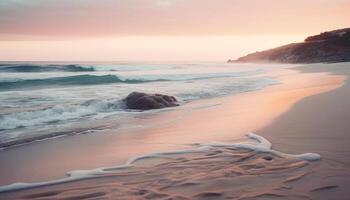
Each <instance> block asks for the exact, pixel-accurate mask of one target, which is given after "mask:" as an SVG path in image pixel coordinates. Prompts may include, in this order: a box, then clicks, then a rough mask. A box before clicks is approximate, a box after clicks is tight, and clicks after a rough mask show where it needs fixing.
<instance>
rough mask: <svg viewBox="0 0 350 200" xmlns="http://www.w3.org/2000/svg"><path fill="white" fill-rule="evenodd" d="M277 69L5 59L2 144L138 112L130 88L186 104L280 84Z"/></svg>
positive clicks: (0, 68)
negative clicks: (129, 97)
mask: <svg viewBox="0 0 350 200" xmlns="http://www.w3.org/2000/svg"><path fill="white" fill-rule="evenodd" d="M274 68H276V66H275V65H262V64H232V63H208V62H206V63H203V62H187V63H130V62H108V63H106V62H104V63H83V62H74V63H73V62H69V63H68V62H61V63H54V62H52V63H44V62H30V63H29V62H0V145H1V147H7V146H11V145H15V144H17V145H18V144H21V143H22V142H25V141H32V140H31V138H38V139H42V138H45V137H46V136H47V138H49V137H56V136H59V135H62V134H65V135H67V134H68V135H69V134H74V133H81V132H84V131H89V130H103V129H104V128H106V127H108V123H111V121H112V122H113V124H117V123H118V121H121V119H123V118H124V117H137V116H138V115H140V114H142V112H138V111H135V110H129V109H127V108H126V106H125V103H124V102H123V99H124V98H125V97H126V96H127V95H128V94H129V93H131V92H133V91H139V92H147V93H161V94H167V95H173V96H175V97H176V98H177V99H178V101H179V103H180V104H185V103H187V102H190V101H194V100H200V99H205V98H213V97H222V96H225V95H231V94H237V93H242V92H249V91H255V90H259V89H262V88H265V87H267V86H269V85H273V84H278V83H279V82H278V80H276V79H275V78H274V77H272V76H271V74H270V75H269V72H270V71H271V70H273V69H274ZM107 119H108V120H107ZM92 122H93V123H92ZM101 124H102V125H101ZM117 131H118V128H116V132H117ZM38 136H41V137H38Z"/></svg>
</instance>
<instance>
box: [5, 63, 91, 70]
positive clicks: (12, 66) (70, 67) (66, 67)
mask: <svg viewBox="0 0 350 200" xmlns="http://www.w3.org/2000/svg"><path fill="white" fill-rule="evenodd" d="M55 71H61V72H92V71H96V69H95V68H94V67H87V66H81V65H32V64H23V65H17V64H1V65H0V72H55Z"/></svg>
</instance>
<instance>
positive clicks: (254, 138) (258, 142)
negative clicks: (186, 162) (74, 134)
mask: <svg viewBox="0 0 350 200" xmlns="http://www.w3.org/2000/svg"><path fill="white" fill-rule="evenodd" d="M246 136H247V137H248V138H249V139H250V140H249V141H248V142H244V143H234V144H228V143H219V142H211V143H202V144H197V145H196V146H197V147H196V148H193V149H186V150H176V151H166V152H155V153H150V154H144V155H140V156H136V157H132V158H130V159H129V160H128V161H127V162H126V163H125V164H123V165H117V166H112V167H102V168H96V169H92V170H75V171H70V172H67V174H66V175H67V176H66V177H65V178H62V179H57V180H51V181H45V182H37V183H14V184H10V185H5V186H1V187H0V193H1V192H8V191H15V190H22V189H30V188H35V187H41V186H48V185H55V184H59V183H66V182H71V181H77V180H83V179H87V178H96V177H99V176H102V175H108V174H109V173H114V172H113V171H114V170H117V169H124V168H130V167H133V165H134V164H135V162H137V161H140V160H142V159H147V158H162V157H167V156H172V155H177V154H186V153H196V152H206V151H208V150H209V149H211V148H216V147H231V148H236V149H248V150H252V151H254V152H256V153H262V152H263V153H271V154H275V155H278V156H281V157H286V158H296V159H301V160H305V161H315V160H319V159H320V158H321V156H320V155H319V154H316V153H304V154H298V155H294V154H287V153H282V152H279V151H276V150H273V149H271V147H272V144H271V143H270V142H269V141H268V140H267V139H265V138H264V137H262V136H259V135H257V134H254V133H248V134H247V135H246Z"/></svg>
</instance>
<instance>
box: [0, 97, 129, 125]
mask: <svg viewBox="0 0 350 200" xmlns="http://www.w3.org/2000/svg"><path fill="white" fill-rule="evenodd" d="M123 105H124V104H123V103H122V101H121V100H116V99H108V100H96V99H93V100H88V101H85V102H83V103H82V104H75V105H57V106H54V107H51V108H46V109H41V110H34V111H24V112H16V113H11V114H7V115H1V116H0V130H9V129H15V128H23V127H30V126H37V125H43V124H53V123H58V122H61V121H68V120H76V119H81V118H83V117H87V116H96V115H98V114H102V113H105V114H106V113H111V112H114V111H118V110H121V109H123V108H124V107H123Z"/></svg>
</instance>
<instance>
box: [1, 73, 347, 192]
mask: <svg viewBox="0 0 350 200" xmlns="http://www.w3.org/2000/svg"><path fill="white" fill-rule="evenodd" d="M315 72H320V71H315ZM296 75H298V73H296V74H293V76H289V77H288V75H287V78H289V81H290V79H291V77H294V78H295V79H294V80H293V79H292V81H291V83H292V84H291V85H290V86H293V87H291V88H288V89H289V90H287V91H281V88H280V87H281V86H271V87H269V88H267V89H263V90H260V91H257V92H253V94H252V93H249V94H248V93H246V94H241V95H240V97H239V98H240V100H245V101H249V98H251V95H255V97H260V99H259V98H257V99H253V100H254V101H257V100H261V101H262V102H264V103H263V104H262V105H265V106H266V105H270V106H271V105H273V106H274V107H275V109H274V110H275V113H270V114H269V115H268V116H266V113H264V111H267V110H269V108H268V107H266V108H263V106H262V108H260V110H259V109H257V108H253V109H254V110H255V111H256V112H258V111H259V112H261V113H262V115H250V116H249V115H247V116H248V117H247V118H246V119H243V120H242V119H241V120H242V121H240V122H238V123H239V124H240V126H242V127H241V128H240V129H237V128H235V127H234V126H235V125H233V126H232V127H231V128H227V124H216V125H214V124H211V123H209V124H208V125H204V127H200V128H199V127H198V126H196V124H195V122H194V121H193V120H196V118H195V117H196V116H197V117H198V116H201V115H203V114H204V113H206V114H208V113H210V112H211V113H212V114H213V117H218V116H217V115H216V114H215V112H218V111H220V107H223V108H222V109H223V110H221V111H224V110H225V109H227V108H228V107H231V108H232V107H237V106H239V105H240V104H242V103H241V101H239V102H235V103H232V102H230V100H232V98H233V97H228V98H226V100H227V99H229V100H227V101H221V103H219V104H217V102H215V101H217V99H215V100H210V101H209V103H208V104H207V106H208V105H209V107H208V108H207V109H206V110H204V111H203V110H201V111H198V112H197V113H194V114H193V113H191V114H189V116H190V117H188V118H186V117H183V115H181V116H182V117H180V118H179V120H178V122H176V121H175V122H172V123H171V125H170V126H166V125H165V126H163V127H158V128H157V129H158V130H157V131H155V132H154V128H153V127H151V128H150V129H149V131H147V130H146V131H144V133H143V134H145V135H146V136H147V135H148V134H149V132H150V131H153V132H154V133H152V134H154V135H155V136H157V134H160V133H161V132H164V131H167V132H168V133H170V134H172V135H169V134H168V135H167V136H170V138H169V137H162V138H163V139H167V140H171V141H174V142H175V143H176V141H178V138H177V137H175V136H173V135H174V134H173V133H174V131H175V130H174V129H171V126H173V127H174V126H175V127H177V129H176V131H178V132H183V131H185V130H187V133H191V132H193V131H194V130H197V131H204V130H207V131H208V132H207V133H205V132H204V133H202V134H203V135H200V136H201V137H207V139H208V141H209V139H211V138H217V139H219V140H223V141H225V140H231V141H232V138H235V137H234V136H233V135H232V130H234V128H235V130H237V131H240V132H241V133H244V132H247V131H250V130H255V129H257V130H260V131H258V133H259V134H261V135H263V136H266V135H267V134H266V133H265V132H264V129H266V126H267V127H269V126H272V125H273V124H275V123H277V122H276V121H278V120H279V118H280V117H281V116H284V115H288V113H289V112H290V110H293V109H294V103H295V102H303V101H304V99H305V96H311V97H313V96H318V95H316V94H319V93H321V94H324V93H323V92H325V91H334V90H333V89H334V88H337V87H339V84H340V82H339V81H342V78H340V77H339V76H336V75H325V74H315V73H313V74H306V73H303V76H302V78H300V79H298V77H299V76H297V77H296ZM299 75H300V74H299ZM338 75H340V74H338ZM342 75H343V74H342ZM320 76H321V77H328V79H326V80H324V79H323V81H324V84H320V83H317V80H319V78H320ZM305 78H308V80H309V81H310V80H311V82H309V83H308V84H309V88H305V87H303V84H304V83H305V82H300V81H301V80H302V79H305ZM296 83H299V84H300V85H298V84H297V85H295V84H296ZM293 84H294V85H293ZM285 86H286V85H284V86H283V87H285ZM276 87H277V89H276ZM284 89H286V88H284ZM277 93H278V94H279V95H280V96H278V95H277ZM287 93H288V94H287ZM326 93H327V92H326ZM257 94H258V95H259V94H260V96H256V95H257ZM266 94H269V95H267V96H266ZM234 97H235V98H237V97H236V96H234ZM276 97H280V98H282V99H278V98H277V100H279V101H280V102H279V103H280V104H278V101H271V100H269V99H271V98H274V100H276ZM306 98H308V97H306ZM253 100H250V103H253V102H254V101H253ZM300 100H301V101H300ZM211 101H213V102H214V104H213V103H212V102H211ZM227 102H230V103H227ZM245 103H246V107H245V110H244V109H243V110H241V111H245V112H249V111H253V110H252V109H249V102H248V103H247V102H245ZM223 105H225V106H226V107H225V106H223ZM291 106H292V108H291ZM276 107H277V108H276ZM208 109H209V110H208ZM211 109H212V110H211ZM218 109H219V110H218ZM266 109H267V110H266ZM213 110H214V112H213ZM257 110H258V111H257ZM276 110H277V111H276ZM286 111H287V112H286ZM225 114H227V116H226V117H225V118H227V119H228V120H232V115H229V114H230V112H225ZM231 114H232V113H231ZM234 114H237V113H234ZM164 115H165V117H164ZM174 115H177V116H178V113H176V112H168V113H163V114H162V115H157V116H155V117H154V118H155V119H154V118H152V120H149V119H146V123H152V122H154V121H157V120H159V118H167V119H169V117H173V116H174ZM209 116H211V115H209ZM209 119H210V117H209ZM148 120H149V121H148ZM197 120H198V119H197ZM236 120H238V119H236ZM249 120H255V124H254V125H252V124H249ZM184 122H185V123H184ZM176 123H184V124H187V125H188V124H191V126H186V125H185V126H179V125H177V126H176ZM193 123H194V124H195V125H193ZM197 123H198V122H197ZM245 123H246V124H245ZM250 123H251V121H250ZM174 124H175V125H174ZM248 124H249V125H248ZM198 125H201V126H203V123H199V124H198ZM169 127H170V128H169ZM208 127H209V128H210V127H211V128H212V129H211V130H210V129H209V130H208ZM222 127H225V129H226V130H224V129H221V128H222ZM263 127H265V128H263ZM267 129H268V128H267ZM213 130H216V132H220V134H214V135H206V134H208V133H209V132H211V131H213ZM261 130H262V131H261ZM260 132H262V133H260ZM230 133H231V134H230ZM136 135H137V134H136ZM238 136H240V135H239V134H238V135H236V137H237V139H239V137H238ZM92 137H93V136H92ZM148 137H149V135H148ZM94 138H96V137H94ZM151 138H152V139H155V138H157V137H151ZM196 139H197V138H196V137H193V138H187V140H186V141H187V142H194V141H197V140H196ZM269 140H270V138H269ZM233 141H235V139H233ZM271 141H273V142H272V143H273V145H274V146H275V142H274V138H271ZM152 142H153V143H164V141H162V140H161V139H160V140H159V141H152ZM184 144H186V143H184V142H182V143H180V146H184ZM277 144H278V142H277ZM282 146H283V145H282ZM178 147H179V145H174V147H173V148H174V149H176V148H178ZM277 147H278V148H277V149H278V150H281V149H279V146H278V145H277ZM284 152H288V149H287V150H286V151H284ZM305 152H314V151H305ZM299 153H300V152H299ZM316 153H317V152H316ZM0 156H1V155H0ZM53 187H54V186H53Z"/></svg>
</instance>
